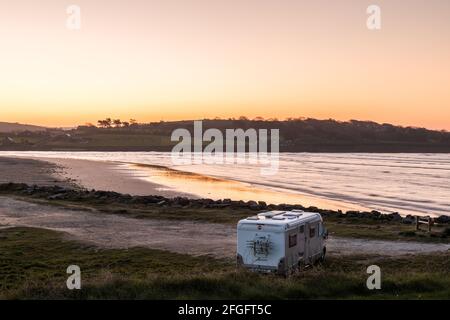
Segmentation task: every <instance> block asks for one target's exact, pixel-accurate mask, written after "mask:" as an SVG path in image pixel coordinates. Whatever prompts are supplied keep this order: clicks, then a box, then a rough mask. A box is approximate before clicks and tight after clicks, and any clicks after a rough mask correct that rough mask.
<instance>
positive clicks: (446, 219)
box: [434, 216, 450, 224]
mask: <svg viewBox="0 0 450 320" xmlns="http://www.w3.org/2000/svg"><path fill="white" fill-rule="evenodd" d="M434 221H435V222H437V223H442V224H448V223H450V216H440V217H437V218H435V219H434Z"/></svg>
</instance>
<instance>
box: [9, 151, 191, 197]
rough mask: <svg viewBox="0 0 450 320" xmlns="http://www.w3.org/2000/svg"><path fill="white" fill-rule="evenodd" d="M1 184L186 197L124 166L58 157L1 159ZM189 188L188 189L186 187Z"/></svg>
mask: <svg viewBox="0 0 450 320" xmlns="http://www.w3.org/2000/svg"><path fill="white" fill-rule="evenodd" d="M0 172H1V176H0V183H8V182H16V183H27V184H37V185H62V186H73V185H78V186H80V187H83V188H86V189H95V190H102V191H114V192H119V193H123V194H130V195H136V196H144V195H161V196H164V197H168V198H170V197H176V196H186V197H189V198H196V196H195V195H193V194H189V193H187V192H182V191H175V190H171V189H168V188H167V187H164V186H163V185H160V184H157V183H153V182H151V181H149V180H144V179H140V178H139V177H137V176H135V174H134V173H133V172H132V169H130V168H129V167H128V166H127V165H126V164H121V163H116V162H106V161H105V162H101V161H91V160H79V159H59V158H31V159H26V158H5V157H0ZM186 189H188V188H186Z"/></svg>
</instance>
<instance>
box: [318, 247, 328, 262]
mask: <svg viewBox="0 0 450 320" xmlns="http://www.w3.org/2000/svg"><path fill="white" fill-rule="evenodd" d="M326 253H327V248H323V251H322V255H321V256H320V258H319V262H320V263H322V262H324V261H325V255H326Z"/></svg>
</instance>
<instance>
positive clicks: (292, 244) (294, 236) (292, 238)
mask: <svg viewBox="0 0 450 320" xmlns="http://www.w3.org/2000/svg"><path fill="white" fill-rule="evenodd" d="M296 245H297V234H296V233H294V234H290V235H289V248H292V247H295V246H296Z"/></svg>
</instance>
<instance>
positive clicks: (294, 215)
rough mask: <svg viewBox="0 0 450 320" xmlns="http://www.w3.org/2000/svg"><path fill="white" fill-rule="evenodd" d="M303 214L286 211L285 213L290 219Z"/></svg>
mask: <svg viewBox="0 0 450 320" xmlns="http://www.w3.org/2000/svg"><path fill="white" fill-rule="evenodd" d="M302 215H303V213H285V214H283V216H285V217H289V219H295V218H297V217H300V216H302Z"/></svg>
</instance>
